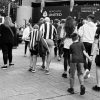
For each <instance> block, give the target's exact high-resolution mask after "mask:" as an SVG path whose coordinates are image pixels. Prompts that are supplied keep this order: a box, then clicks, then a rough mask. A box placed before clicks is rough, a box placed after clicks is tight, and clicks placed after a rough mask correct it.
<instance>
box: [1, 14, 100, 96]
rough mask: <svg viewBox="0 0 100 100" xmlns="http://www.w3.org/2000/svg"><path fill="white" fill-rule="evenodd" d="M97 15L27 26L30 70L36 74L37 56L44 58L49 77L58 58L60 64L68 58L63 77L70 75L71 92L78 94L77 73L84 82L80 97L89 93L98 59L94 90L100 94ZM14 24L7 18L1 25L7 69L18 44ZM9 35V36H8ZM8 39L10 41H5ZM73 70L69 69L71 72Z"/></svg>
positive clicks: (98, 26) (99, 52)
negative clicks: (87, 85) (87, 80)
mask: <svg viewBox="0 0 100 100" xmlns="http://www.w3.org/2000/svg"><path fill="white" fill-rule="evenodd" d="M94 19H95V17H94V15H88V16H87V19H81V20H80V21H79V22H78V21H76V20H75V19H74V18H73V17H71V16H68V17H67V18H66V19H61V20H59V19H55V20H54V23H51V20H50V18H49V17H45V18H40V20H39V22H38V23H36V24H34V25H33V26H32V25H31V23H27V24H26V27H25V28H24V30H23V36H22V39H23V41H24V43H25V49H24V56H25V57H26V53H27V47H28V48H29V51H30V62H29V63H30V66H29V69H28V71H30V72H33V73H35V72H36V71H37V70H36V63H37V57H39V56H40V57H41V59H42V65H41V68H42V69H44V70H45V74H47V75H49V74H50V63H51V61H52V59H53V58H54V57H56V58H57V60H58V61H60V60H61V59H64V62H63V68H64V72H62V77H63V78H67V77H68V74H69V81H70V87H69V88H68V90H67V91H68V92H69V93H71V94H74V80H75V71H76V70H77V76H78V79H79V83H80V95H84V94H85V85H84V80H85V79H88V78H89V77H90V76H91V75H90V73H91V65H92V62H93V59H94V58H95V63H96V79H97V84H96V85H95V86H93V88H92V89H93V90H95V91H100V23H97V24H95V23H94ZM12 28H13V24H12V21H11V18H10V17H5V21H4V24H2V25H0V44H1V49H2V53H3V60H4V66H2V67H1V68H7V67H8V65H7V61H8V60H9V66H11V65H14V64H13V63H12V48H13V44H12V43H14V32H13V31H12ZM5 34H6V35H5ZM5 40H7V41H5ZM68 69H69V70H68Z"/></svg>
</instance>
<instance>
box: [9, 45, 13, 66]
mask: <svg viewBox="0 0 100 100" xmlns="http://www.w3.org/2000/svg"><path fill="white" fill-rule="evenodd" d="M12 48H13V46H12V44H9V45H8V59H9V65H13V64H12Z"/></svg>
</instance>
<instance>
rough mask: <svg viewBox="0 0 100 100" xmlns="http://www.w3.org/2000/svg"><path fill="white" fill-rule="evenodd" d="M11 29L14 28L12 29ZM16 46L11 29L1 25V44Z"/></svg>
mask: <svg viewBox="0 0 100 100" xmlns="http://www.w3.org/2000/svg"><path fill="white" fill-rule="evenodd" d="M10 28H11V29H12V28H13V27H10ZM8 43H10V44H12V45H13V44H14V34H12V33H11V31H10V29H9V28H8V27H6V26H5V25H4V24H2V25H0V44H1V45H4V44H8Z"/></svg>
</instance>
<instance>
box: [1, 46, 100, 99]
mask: <svg viewBox="0 0 100 100" xmlns="http://www.w3.org/2000/svg"><path fill="white" fill-rule="evenodd" d="M23 51H24V45H23V44H21V45H19V47H18V48H17V49H14V50H13V62H14V63H15V65H14V66H12V67H10V68H8V69H7V70H3V69H0V100H100V92H99V93H98V92H94V91H93V90H92V89H91V88H92V86H93V85H94V84H95V82H96V79H95V66H92V70H91V77H90V79H88V80H85V86H86V94H85V95H84V96H80V94H79V91H80V87H79V82H78V79H77V77H76V81H75V92H76V93H75V94H74V95H71V94H69V93H68V92H67V88H68V87H69V79H68V78H67V79H64V78H62V77H61V74H62V72H63V63H62V62H63V61H61V62H58V61H57V60H56V59H53V61H52V63H51V65H50V70H51V71H50V75H45V72H44V71H43V70H41V68H40V66H41V59H40V58H38V63H37V72H36V73H30V72H28V71H27V70H28V68H29V57H28V56H27V57H23ZM28 55H29V52H28ZM2 65H3V61H2V52H1V51H0V66H2Z"/></svg>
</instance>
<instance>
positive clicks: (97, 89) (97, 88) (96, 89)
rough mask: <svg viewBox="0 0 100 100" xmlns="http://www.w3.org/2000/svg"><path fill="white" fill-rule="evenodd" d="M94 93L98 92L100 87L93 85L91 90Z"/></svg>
mask: <svg viewBox="0 0 100 100" xmlns="http://www.w3.org/2000/svg"><path fill="white" fill-rule="evenodd" d="M92 89H93V90H94V91H98V92H99V91H100V87H98V86H97V85H95V86H94V87H93V88H92Z"/></svg>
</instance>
